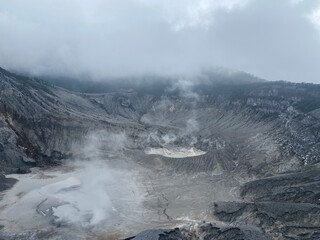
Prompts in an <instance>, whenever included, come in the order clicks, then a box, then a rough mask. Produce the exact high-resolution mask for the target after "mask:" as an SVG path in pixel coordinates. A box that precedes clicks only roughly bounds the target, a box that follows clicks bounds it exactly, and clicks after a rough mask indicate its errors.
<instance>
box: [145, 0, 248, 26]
mask: <svg viewBox="0 0 320 240" xmlns="http://www.w3.org/2000/svg"><path fill="white" fill-rule="evenodd" d="M140 1H141V2H144V3H146V4H149V5H154V6H157V8H158V9H159V10H160V11H162V16H163V18H164V20H165V21H166V22H168V23H169V24H170V26H171V27H172V29H174V30H176V31H179V30H183V29H185V28H196V27H203V28H208V27H209V26H210V25H211V24H212V23H213V21H214V13H215V12H217V11H219V10H223V11H232V10H235V9H239V8H242V7H244V6H246V5H247V4H248V2H249V0H196V1H195V0H163V1H158V0H151V1H150V0H140Z"/></svg>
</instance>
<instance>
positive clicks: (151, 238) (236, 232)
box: [126, 224, 271, 240]
mask: <svg viewBox="0 0 320 240" xmlns="http://www.w3.org/2000/svg"><path fill="white" fill-rule="evenodd" d="M129 239H132V240H196V239H203V240H212V239H217V240H256V239H259V240H270V239H271V238H270V237H269V236H267V235H266V234H265V233H263V232H262V231H261V230H260V229H259V228H256V227H253V226H239V227H221V226H217V225H212V224H201V225H200V226H197V227H195V228H192V229H184V228H183V229H179V228H176V229H173V230H147V231H144V232H141V233H139V234H138V235H137V236H135V237H132V238H128V239H126V240H129Z"/></svg>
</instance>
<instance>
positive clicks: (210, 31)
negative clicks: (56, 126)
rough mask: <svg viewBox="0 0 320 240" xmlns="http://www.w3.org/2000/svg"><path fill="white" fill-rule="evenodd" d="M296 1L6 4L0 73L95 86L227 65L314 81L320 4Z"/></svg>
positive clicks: (3, 0)
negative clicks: (84, 79) (90, 81)
mask: <svg viewBox="0 0 320 240" xmlns="http://www.w3.org/2000/svg"><path fill="white" fill-rule="evenodd" d="M294 2H295V4H293V2H292V0H283V1H282V0H281V1H270V0H28V1H25V0H0V34H1V37H0V66H1V67H4V68H7V69H9V70H18V71H23V72H28V73H31V74H35V75H45V74H55V75H64V76H71V77H81V76H83V75H85V76H89V77H92V78H96V79H104V78H108V77H112V76H117V77H119V76H120V77H123V76H125V77H126V76H132V75H139V74H145V73H156V74H157V73H161V74H186V75H188V74H191V75H192V74H193V73H196V72H197V71H199V69H201V68H203V67H208V68H210V67H212V66H223V67H227V68H233V69H240V70H243V71H247V72H250V73H252V74H255V75H258V76H260V77H264V78H267V79H285V80H292V81H313V82H316V81H319V78H318V76H319V75H320V69H319V67H318V64H317V63H318V62H319V61H320V59H319V58H320V48H319V44H320V37H319V32H318V31H317V29H316V28H314V26H315V25H314V24H316V26H319V10H315V9H314V6H315V5H316V4H317V3H319V1H316V0H315V1H306V0H300V1H298V0H295V1H294ZM298 3H299V4H298ZM311 11H313V13H312V14H311V15H310V17H309V19H310V20H311V21H312V23H311V21H309V20H308V19H306V17H305V16H306V15H307V14H309V13H310V12H311Z"/></svg>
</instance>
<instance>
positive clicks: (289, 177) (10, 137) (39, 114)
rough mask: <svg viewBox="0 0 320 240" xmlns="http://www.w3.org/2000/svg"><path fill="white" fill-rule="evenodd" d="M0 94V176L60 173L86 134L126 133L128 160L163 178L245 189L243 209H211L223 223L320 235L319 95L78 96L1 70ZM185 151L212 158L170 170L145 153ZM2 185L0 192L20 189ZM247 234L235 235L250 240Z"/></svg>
mask: <svg viewBox="0 0 320 240" xmlns="http://www.w3.org/2000/svg"><path fill="white" fill-rule="evenodd" d="M122 87H123V86H122ZM174 87H175V88H174ZM166 89H169V90H168V91H167V90H166ZM170 89H173V90H170ZM0 91H1V94H0V160H1V165H0V170H1V174H7V173H24V172H27V171H28V169H29V168H30V167H34V166H51V165H55V164H59V163H60V160H62V159H66V158H68V157H72V155H74V154H75V152H74V149H73V146H74V145H75V144H77V143H80V142H81V141H82V140H83V138H84V137H85V135H86V134H87V133H89V132H90V131H96V130H105V131H107V132H110V133H111V132H125V133H126V135H127V136H128V139H129V143H128V145H129V148H128V149H127V154H129V155H130V156H132V159H133V160H134V161H135V162H137V163H139V164H140V165H142V166H143V167H145V168H148V169H153V170H154V169H157V167H158V166H159V164H160V165H161V171H167V170H170V171H172V170H173V171H174V172H177V173H179V172H183V173H190V172H191V173H195V172H207V173H215V174H216V173H219V174H225V175H226V176H230V175H232V176H236V177H237V178H239V179H241V181H243V182H245V184H244V185H243V187H242V189H241V197H242V201H243V202H242V203H228V202H219V203H216V204H213V203H212V214H213V216H214V217H215V218H217V219H218V220H220V221H225V222H228V223H232V224H238V225H239V224H240V225H255V226H257V227H259V228H262V229H264V231H265V232H267V233H268V234H267V235H268V236H269V237H270V236H271V237H275V236H276V235H277V234H278V235H279V234H280V236H281V238H280V239H301V238H299V236H300V235H299V234H305V236H309V237H310V238H312V237H314V239H316V238H315V237H317V236H318V235H319V224H320V220H319V218H318V217H317V216H319V214H318V212H319V209H318V208H319V207H318V205H317V204H319V199H318V198H319V194H320V186H319V184H318V182H319V179H318V177H317V176H318V175H319V174H318V173H319V169H318V163H319V162H320V121H319V120H320V86H319V85H313V84H294V83H287V82H262V81H256V82H245V81H244V82H242V83H235V82H233V83H223V82H221V81H214V79H209V81H198V82H197V84H193V85H191V86H188V87H187V88H186V87H181V86H178V87H176V85H175V84H172V86H168V87H166V88H163V89H156V90H154V89H152V90H148V89H147V90H143V91H140V92H137V91H134V90H129V89H127V90H121V91H116V92H109V93H99V94H81V93H75V92H71V91H68V90H65V89H62V88H59V87H56V86H53V85H50V84H48V83H47V82H44V81H41V80H37V79H30V78H25V77H21V76H18V75H15V74H12V73H9V72H7V71H5V70H3V69H0ZM179 146H180V147H181V146H182V147H195V148H197V149H200V150H202V151H205V152H206V154H204V155H202V156H194V157H188V158H182V159H175V161H172V159H170V158H169V157H163V156H156V157H154V156H152V155H145V154H144V152H143V150H145V149H147V148H150V147H154V148H163V147H166V148H170V147H171V148H174V147H179ZM310 168H312V169H310ZM0 181H1V182H2V183H1V185H0V189H5V188H6V187H8V186H10V185H11V184H13V183H14V182H12V180H8V179H5V178H3V176H0ZM10 181H11V182H10ZM277 209H278V210H279V209H281V211H280V210H279V211H278V210H277ZM283 209H286V210H283ZM299 219H300V220H299ZM311 220H312V221H311ZM306 222H308V226H305V224H304V223H306ZM279 224H280V225H279ZM206 229H207V233H204V231H206ZM248 229H249V230H248ZM250 229H251V227H249V228H246V227H245V228H237V229H233V230H232V231H236V233H235V234H236V235H237V234H240V235H241V234H242V235H243V236H246V235H248V231H249V232H250ZM252 229H253V230H252V234H257V235H259V234H260V235H261V234H262V232H261V229H258V230H257V228H252ZM198 230H199V231H200V232H201V234H204V235H205V234H207V235H208V234H209V232H212V231H213V232H214V233H212V234H218V235H217V236H219V234H220V233H221V231H222V230H221V229H220V227H219V226H216V227H215V226H211V225H210V226H206V225H203V226H202V227H200V228H199V229H198ZM179 231H180V230H179ZM224 231H225V230H223V231H222V232H224ZM230 231H231V230H230ZM237 231H238V232H237ZM172 232H173V233H174V234H176V235H175V236H180V235H181V234H182V235H183V236H184V237H185V234H184V233H181V232H174V231H172ZM173 233H172V234H173ZM179 234H180V235H179ZM158 235H159V234H158ZM182 235H181V236H182ZM242 235H241V236H242ZM249 235H250V234H249ZM262 235H263V238H266V239H268V236H265V235H264V233H263V234H262ZM262 235H261V236H262ZM159 236H160V235H159ZM208 236H209V235H208ZM230 236H233V235H232V234H231V235H230ZM253 236H255V235H253ZM137 239H139V237H138V236H137ZM141 239H142V238H141ZM159 239H167V238H159ZM168 239H169V238H168ZM170 239H181V238H179V237H176V238H170ZM186 239H189V238H186ZM208 239H209V238H208ZM226 239H231V238H226ZM245 239H251V238H249V237H247V238H245ZM261 239H262V238H261Z"/></svg>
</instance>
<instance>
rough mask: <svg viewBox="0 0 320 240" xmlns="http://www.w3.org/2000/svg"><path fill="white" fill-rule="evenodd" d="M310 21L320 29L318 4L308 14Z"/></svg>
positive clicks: (319, 8)
mask: <svg viewBox="0 0 320 240" xmlns="http://www.w3.org/2000/svg"><path fill="white" fill-rule="evenodd" d="M308 17H309V19H310V21H311V22H312V23H313V24H314V25H315V26H316V27H317V28H318V29H319V30H320V6H319V7H318V8H317V9H315V10H313V11H312V12H311V14H310V15H308Z"/></svg>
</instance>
